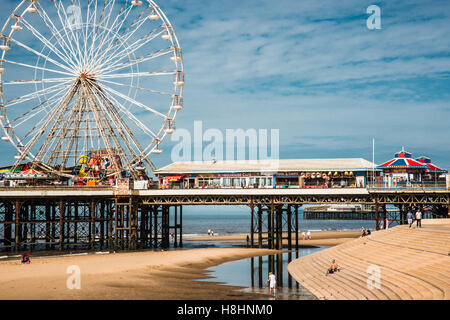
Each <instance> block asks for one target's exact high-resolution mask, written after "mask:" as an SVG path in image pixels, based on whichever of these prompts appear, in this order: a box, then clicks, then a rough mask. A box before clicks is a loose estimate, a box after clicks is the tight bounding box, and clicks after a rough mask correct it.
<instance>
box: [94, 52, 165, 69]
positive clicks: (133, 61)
mask: <svg viewBox="0 0 450 320" xmlns="http://www.w3.org/2000/svg"><path fill="white" fill-rule="evenodd" d="M169 53H172V51H171V50H170V48H166V49H161V50H158V51H155V52H151V53H148V54H146V55H143V56H141V57H138V58H135V59H130V60H128V61H124V62H122V63H116V64H114V65H111V66H110V67H107V68H105V69H103V70H102V73H101V74H108V73H112V72H117V71H119V70H122V69H126V68H130V67H132V66H134V65H136V64H139V63H143V62H146V61H150V60H153V59H156V58H159V57H162V56H165V55H167V54H169Z"/></svg>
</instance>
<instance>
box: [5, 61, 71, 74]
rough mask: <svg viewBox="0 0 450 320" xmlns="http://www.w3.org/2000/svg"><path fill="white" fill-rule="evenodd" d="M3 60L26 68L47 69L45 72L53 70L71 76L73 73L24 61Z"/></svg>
mask: <svg viewBox="0 0 450 320" xmlns="http://www.w3.org/2000/svg"><path fill="white" fill-rule="evenodd" d="M5 62H7V63H12V64H16V65H18V66H22V67H27V68H30V69H37V70H43V71H47V72H54V73H59V74H64V75H66V76H73V74H70V73H67V72H63V71H59V70H54V69H49V68H44V67H38V66H32V65H29V64H26V63H21V62H15V61H11V60H5Z"/></svg>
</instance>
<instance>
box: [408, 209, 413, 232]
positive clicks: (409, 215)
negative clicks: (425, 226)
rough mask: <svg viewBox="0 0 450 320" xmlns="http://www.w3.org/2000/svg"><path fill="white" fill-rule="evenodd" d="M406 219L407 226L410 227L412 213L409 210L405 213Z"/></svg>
mask: <svg viewBox="0 0 450 320" xmlns="http://www.w3.org/2000/svg"><path fill="white" fill-rule="evenodd" d="M406 219H407V220H408V224H409V228H410V229H411V225H412V224H413V215H412V213H411V211H409V210H408V213H407V214H406Z"/></svg>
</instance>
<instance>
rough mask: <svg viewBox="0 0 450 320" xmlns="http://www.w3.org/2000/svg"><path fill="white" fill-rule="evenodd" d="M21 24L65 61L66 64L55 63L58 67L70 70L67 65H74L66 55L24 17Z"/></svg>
mask: <svg viewBox="0 0 450 320" xmlns="http://www.w3.org/2000/svg"><path fill="white" fill-rule="evenodd" d="M22 22H23V25H24V26H25V27H26V28H27V29H28V30H30V31H31V33H32V34H33V35H34V36H35V37H36V38H37V39H38V40H39V41H41V42H42V43H43V44H44V45H45V46H46V47H47V48H49V49H50V50H51V51H52V52H53V53H54V54H55V55H57V56H58V58H59V59H61V60H62V61H64V62H65V63H66V65H63V64H60V63H55V64H57V65H58V66H59V67H61V68H63V69H65V70H67V71H71V69H70V68H69V67H72V68H73V67H74V66H73V65H72V64H71V62H70V61H69V59H67V57H66V56H65V55H64V54H63V53H61V52H60V51H59V50H58V49H57V48H56V47H55V46H54V45H53V44H52V43H51V42H50V41H49V40H48V39H47V38H45V37H44V36H43V35H42V34H41V33H40V32H39V31H37V30H36V29H35V28H34V27H33V26H32V25H31V24H29V23H28V22H27V21H26V20H25V19H22Z"/></svg>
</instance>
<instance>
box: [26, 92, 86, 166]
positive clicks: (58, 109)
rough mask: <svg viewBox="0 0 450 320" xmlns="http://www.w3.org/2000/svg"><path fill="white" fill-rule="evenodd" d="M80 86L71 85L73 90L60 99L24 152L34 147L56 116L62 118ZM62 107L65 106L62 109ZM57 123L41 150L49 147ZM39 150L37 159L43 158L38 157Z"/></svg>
mask: <svg viewBox="0 0 450 320" xmlns="http://www.w3.org/2000/svg"><path fill="white" fill-rule="evenodd" d="M77 87H78V83H77V84H74V85H73V86H72V87H71V90H70V91H69V92H67V93H66V94H65V96H64V97H63V98H62V99H60V100H59V101H58V103H57V104H56V106H55V107H54V108H53V110H52V112H51V115H50V116H49V117H48V118H47V119H46V122H45V123H44V124H43V125H42V127H40V128H39V130H38V131H37V132H36V133H35V135H34V136H33V138H32V139H31V140H30V142H29V143H28V144H27V145H26V147H25V150H24V153H28V152H30V150H31V149H32V148H33V146H34V144H35V143H36V142H37V141H38V139H39V138H40V137H41V136H42V135H43V134H44V132H45V131H47V128H48V127H49V126H50V124H52V123H53V121H54V120H55V118H56V117H57V116H58V115H59V119H61V118H62V117H63V115H64V114H65V111H66V110H67V108H68V105H69V103H70V101H72V99H73V97H74V95H75V93H76V89H77ZM61 107H62V108H63V109H62V110H61ZM55 125H56V123H55V124H54V125H53V128H52V129H51V130H50V132H49V134H48V136H47V139H46V140H45V141H44V143H43V144H42V145H41V147H40V149H39V150H43V149H45V148H46V147H47V145H48V143H49V142H48V140H49V139H51V138H52V137H53V135H54V133H55V130H56V128H55ZM38 155H39V152H38V154H37V155H36V159H37V160H41V159H39V158H38Z"/></svg>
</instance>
